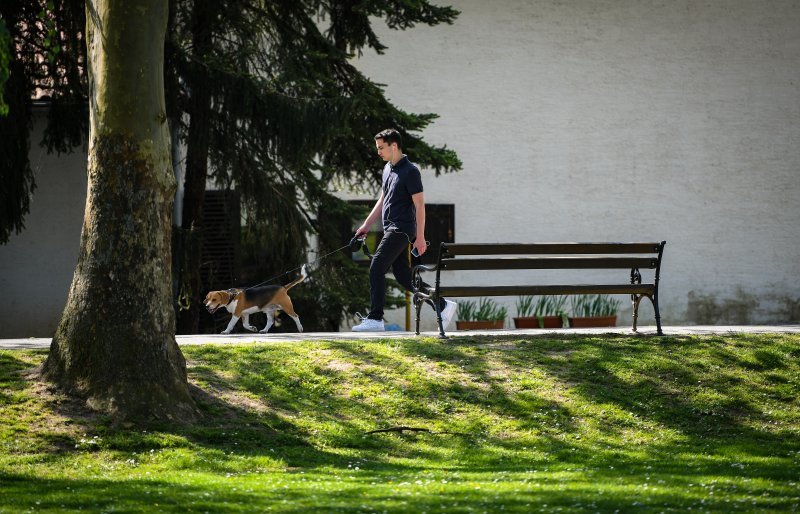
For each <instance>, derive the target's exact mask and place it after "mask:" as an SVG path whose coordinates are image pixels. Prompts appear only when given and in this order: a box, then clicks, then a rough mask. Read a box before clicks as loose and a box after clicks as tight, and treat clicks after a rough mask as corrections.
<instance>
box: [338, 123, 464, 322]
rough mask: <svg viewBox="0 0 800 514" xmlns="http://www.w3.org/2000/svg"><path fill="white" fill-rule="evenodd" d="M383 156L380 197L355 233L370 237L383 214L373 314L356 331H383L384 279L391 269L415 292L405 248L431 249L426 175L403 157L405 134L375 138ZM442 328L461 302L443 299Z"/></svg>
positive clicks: (372, 274) (373, 275)
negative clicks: (427, 233)
mask: <svg viewBox="0 0 800 514" xmlns="http://www.w3.org/2000/svg"><path fill="white" fill-rule="evenodd" d="M375 147H376V148H377V150H378V156H379V157H380V158H381V159H383V160H384V161H386V165H385V166H384V167H383V187H382V188H381V196H380V197H379V198H378V201H377V202H375V207H373V208H372V211H371V212H370V213H369V216H367V219H366V220H365V221H364V223H363V224H362V225H361V226H360V227H359V228H358V230H356V237H362V236H364V235H366V234H367V232H368V231H369V227H370V226H371V225H372V224H373V223H374V222H375V221H377V219H378V217H379V216H381V218H382V220H383V239H381V242H380V244H378V248H377V249H376V250H375V254H374V255H373V257H372V262H371V263H370V267H369V287H370V311H369V314H368V315H367V317H366V318H364V319H363V320H362V322H361V323H360V324H359V325H356V326H354V327H353V331H355V332H382V331H383V330H384V327H383V306H384V303H385V301H386V298H385V296H386V278H385V275H386V273H387V272H388V271H389V268H391V269H392V272H393V273H394V277H395V278H396V279H397V281H398V282H399V283H400V285H402V286H403V287H404V288H406V289H407V290H408V291H411V290H412V285H411V267H410V266H409V264H408V257H407V256H406V250H407V249H408V245H409V244H411V245H413V248H414V250H416V252H417V253H418V254H419V255H420V256H421V255H422V254H424V253H425V251H426V250H427V244H426V243H425V198H424V195H423V192H422V176H421V175H420V172H419V168H417V167H416V166H415V165H414V164H412V163H411V161H409V160H408V156H406V155H405V154H404V153H403V149H402V147H403V142H402V138H401V136H400V133H399V132H398V131H396V130H394V129H387V130H384V131H382V132H379V133H378V134H377V135H376V136H375ZM439 310H440V312H441V313H442V326H443V328H444V329H445V330H446V329H447V326H448V325H449V324H450V321H451V320H452V319H453V316H454V315H455V312H456V303H455V302H452V301H450V300H445V299H444V298H442V299H440V301H439Z"/></svg>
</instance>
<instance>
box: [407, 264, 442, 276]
mask: <svg viewBox="0 0 800 514" xmlns="http://www.w3.org/2000/svg"><path fill="white" fill-rule="evenodd" d="M437 268H438V266H436V264H417V265H416V266H414V267H413V268H411V274H412V275H416V274H417V273H419V272H420V271H436V269H437Z"/></svg>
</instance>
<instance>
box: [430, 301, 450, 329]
mask: <svg viewBox="0 0 800 514" xmlns="http://www.w3.org/2000/svg"><path fill="white" fill-rule="evenodd" d="M432 300H433V308H434V309H436V322H437V323H438V324H439V339H447V336H446V335H444V325H443V324H442V311H441V310H440V309H439V297H438V296H437V297H435V298H433V299H432Z"/></svg>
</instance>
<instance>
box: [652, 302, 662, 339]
mask: <svg viewBox="0 0 800 514" xmlns="http://www.w3.org/2000/svg"><path fill="white" fill-rule="evenodd" d="M651 300H653V309H655V311H656V328H657V329H658V331H657V334H658V335H660V336H663V335H664V331H662V330H661V313H660V312H659V310H658V293H657V292H656V294H655V296H653V298H651Z"/></svg>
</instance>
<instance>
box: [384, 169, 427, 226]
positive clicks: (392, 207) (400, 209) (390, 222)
mask: <svg viewBox="0 0 800 514" xmlns="http://www.w3.org/2000/svg"><path fill="white" fill-rule="evenodd" d="M421 192H422V176H421V175H420V173H419V168H417V167H416V166H415V165H414V164H412V163H411V161H409V160H408V157H407V156H403V158H402V159H400V160H399V161H397V164H395V165H394V166H392V163H391V162H387V163H386V166H384V167H383V230H384V232H397V231H399V232H405V233H406V234H407V235H408V237H409V240H410V241H413V240H414V238H415V237H416V236H417V210H416V208H415V207H414V201H413V200H412V199H411V196H412V195H415V194H417V193H421Z"/></svg>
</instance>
